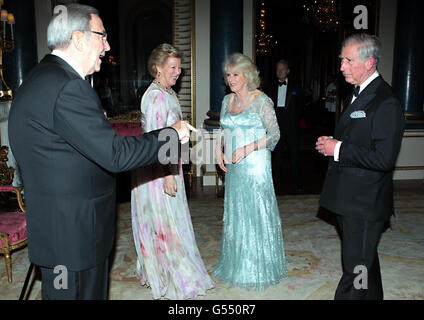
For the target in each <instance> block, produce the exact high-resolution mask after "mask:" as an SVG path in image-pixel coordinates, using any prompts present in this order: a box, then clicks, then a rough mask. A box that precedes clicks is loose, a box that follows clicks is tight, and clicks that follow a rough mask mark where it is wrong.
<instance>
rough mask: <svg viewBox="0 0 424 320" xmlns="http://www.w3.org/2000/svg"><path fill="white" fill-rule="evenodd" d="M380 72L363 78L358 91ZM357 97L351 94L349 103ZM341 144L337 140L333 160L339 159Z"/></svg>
mask: <svg viewBox="0 0 424 320" xmlns="http://www.w3.org/2000/svg"><path fill="white" fill-rule="evenodd" d="M379 75H380V74H379V73H378V71H377V70H375V72H374V73H373V74H372V75H371V76H370V77H369V78H368V79H367V80H365V81H364V82H363V83H362V84H361V85H360V86H359V93H358V94H360V93H361V91H362V90H364V89H365V88H366V86H368V85H369V84H370V83H371V82H372V81H373V80H374V79H375V78H377V77H378V76H379ZM356 98H357V97H355V95H352V101H351V102H350V104H352V103H353V101H355V100H356ZM341 146H342V141H339V142H337V144H336V146H335V148H334V161H339V155H340V147H341Z"/></svg>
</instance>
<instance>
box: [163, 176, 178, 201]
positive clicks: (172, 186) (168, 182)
mask: <svg viewBox="0 0 424 320" xmlns="http://www.w3.org/2000/svg"><path fill="white" fill-rule="evenodd" d="M163 187H164V190H165V193H166V194H167V195H168V196H171V197H175V195H176V193H177V191H178V190H177V181H175V178H174V176H173V175H169V176H166V177H165V178H164V181H163Z"/></svg>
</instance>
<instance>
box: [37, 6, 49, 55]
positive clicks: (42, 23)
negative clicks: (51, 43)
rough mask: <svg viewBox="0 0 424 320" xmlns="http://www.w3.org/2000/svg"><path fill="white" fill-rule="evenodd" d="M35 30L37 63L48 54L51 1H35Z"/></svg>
mask: <svg viewBox="0 0 424 320" xmlns="http://www.w3.org/2000/svg"><path fill="white" fill-rule="evenodd" d="M34 4H35V28H36V33H37V56H38V62H40V60H41V59H43V58H44V56H45V55H46V54H48V53H50V50H49V49H48V48H47V27H48V25H49V21H50V18H51V16H52V1H51V0H35V1H34Z"/></svg>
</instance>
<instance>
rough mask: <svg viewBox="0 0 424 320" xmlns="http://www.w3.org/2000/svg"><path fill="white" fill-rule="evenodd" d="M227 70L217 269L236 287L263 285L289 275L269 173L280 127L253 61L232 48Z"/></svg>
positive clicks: (219, 154) (219, 150) (218, 153)
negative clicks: (263, 90)
mask: <svg viewBox="0 0 424 320" xmlns="http://www.w3.org/2000/svg"><path fill="white" fill-rule="evenodd" d="M224 74H225V80H226V83H227V85H228V86H229V87H230V89H231V91H232V93H231V94H228V95H226V96H225V97H224V99H223V102H222V109H221V117H220V125H221V129H223V130H222V136H221V137H222V138H221V137H219V138H218V140H217V141H218V143H217V149H216V156H217V161H218V165H219V166H220V168H221V169H222V170H223V171H224V172H225V198H224V219H223V232H222V244H221V254H220V257H219V260H218V263H217V265H216V267H215V269H214V271H213V274H214V276H215V277H216V278H217V279H220V280H222V281H223V282H224V283H228V284H229V285H230V286H233V287H242V288H246V289H256V290H264V289H265V288H266V287H268V286H269V285H275V284H277V283H279V282H280V280H281V279H283V278H286V259H285V254H284V243H283V233H282V229H281V220H280V215H279V211H278V205H277V200H276V197H275V192H274V186H273V182H272V174H271V151H272V150H273V149H274V147H275V145H276V144H277V142H278V140H279V139H280V130H279V127H278V124H277V119H276V116H275V111H274V107H273V103H272V100H271V99H270V98H269V97H268V96H267V95H266V94H264V93H263V92H261V91H260V90H258V89H257V88H258V87H259V83H260V80H259V72H258V70H257V68H256V66H255V65H254V64H253V63H252V61H251V60H250V59H249V58H248V57H246V56H244V55H242V54H239V53H236V54H233V55H232V56H231V57H230V58H229V59H228V60H227V61H226V62H225V63H224ZM222 150H224V151H222ZM228 160H229V161H228Z"/></svg>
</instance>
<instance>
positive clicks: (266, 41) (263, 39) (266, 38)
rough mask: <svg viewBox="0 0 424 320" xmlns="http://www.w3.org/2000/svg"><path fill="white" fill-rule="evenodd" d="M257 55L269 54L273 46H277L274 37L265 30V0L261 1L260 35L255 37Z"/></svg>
mask: <svg viewBox="0 0 424 320" xmlns="http://www.w3.org/2000/svg"><path fill="white" fill-rule="evenodd" d="M255 39H256V53H257V54H259V55H265V54H267V53H268V52H269V51H270V49H271V48H272V46H274V45H275V44H277V41H274V36H273V35H270V34H267V33H266V30H265V0H261V9H260V11H259V34H256V35H255Z"/></svg>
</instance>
